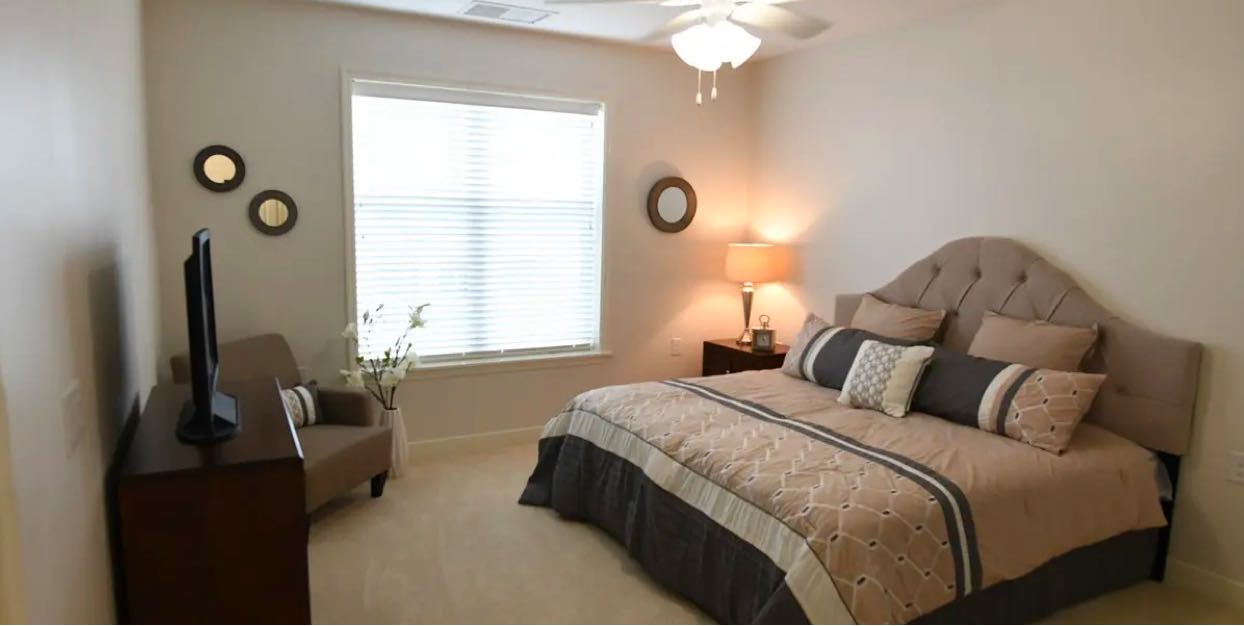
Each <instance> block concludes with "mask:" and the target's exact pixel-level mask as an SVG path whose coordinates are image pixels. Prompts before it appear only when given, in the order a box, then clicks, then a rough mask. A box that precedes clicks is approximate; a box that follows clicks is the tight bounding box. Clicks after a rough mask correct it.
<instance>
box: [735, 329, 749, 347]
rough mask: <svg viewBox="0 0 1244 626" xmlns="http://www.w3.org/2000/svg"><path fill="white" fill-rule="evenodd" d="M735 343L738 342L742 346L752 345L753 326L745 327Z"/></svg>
mask: <svg viewBox="0 0 1244 626" xmlns="http://www.w3.org/2000/svg"><path fill="white" fill-rule="evenodd" d="M734 343H737V344H739V345H740V346H750V345H752V329H751V328H744V329H743V334H741V335H739V338H738V339H735V340H734Z"/></svg>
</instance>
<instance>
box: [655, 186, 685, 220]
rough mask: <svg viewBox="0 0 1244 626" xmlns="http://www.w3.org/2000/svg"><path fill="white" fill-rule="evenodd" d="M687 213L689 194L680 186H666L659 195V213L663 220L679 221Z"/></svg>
mask: <svg viewBox="0 0 1244 626" xmlns="http://www.w3.org/2000/svg"><path fill="white" fill-rule="evenodd" d="M686 214H687V194H686V192H684V191H683V190H681V189H679V188H678V187H666V188H665V190H663V191H662V192H661V195H660V196H657V215H659V216H660V217H661V221H663V222H671V223H673V222H678V221H681V220H682V218H683V216H684V215H686Z"/></svg>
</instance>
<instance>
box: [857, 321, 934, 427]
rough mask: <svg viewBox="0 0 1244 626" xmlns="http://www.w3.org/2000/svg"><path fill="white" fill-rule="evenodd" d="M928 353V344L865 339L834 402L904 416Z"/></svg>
mask: <svg viewBox="0 0 1244 626" xmlns="http://www.w3.org/2000/svg"><path fill="white" fill-rule="evenodd" d="M932 356H933V348H931V347H929V346H896V345H892V344H888V343H882V342H880V341H874V340H872V339H869V340H867V341H865V342H864V343H863V344H862V345H860V351H859V353H857V354H856V355H855V361H854V362H853V363H851V371H850V372H848V373H847V380H846V382H845V383H843V385H842V393H841V394H839V396H838V402H841V403H842V404H847V405H850V406H853V407H856V408H860V409H872V410H874V411H881V412H882V413H885V414H886V415H891V416H894V417H902V416H904V415H907V411H908V409H909V408H910V407H911V398H912V396H913V395H914V394H915V392H916V383H917V382H919V381H920V374H922V373H923V372H924V366H925V365H927V364H928V362H929V359H930V358H931V357H932Z"/></svg>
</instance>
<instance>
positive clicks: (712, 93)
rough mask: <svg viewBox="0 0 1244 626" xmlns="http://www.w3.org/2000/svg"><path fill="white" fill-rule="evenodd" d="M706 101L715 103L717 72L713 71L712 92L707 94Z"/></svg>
mask: <svg viewBox="0 0 1244 626" xmlns="http://www.w3.org/2000/svg"><path fill="white" fill-rule="evenodd" d="M708 93H709V95H708V99H709V100H712V101H713V102H716V101H717V70H713V90H712V91H710V92H708Z"/></svg>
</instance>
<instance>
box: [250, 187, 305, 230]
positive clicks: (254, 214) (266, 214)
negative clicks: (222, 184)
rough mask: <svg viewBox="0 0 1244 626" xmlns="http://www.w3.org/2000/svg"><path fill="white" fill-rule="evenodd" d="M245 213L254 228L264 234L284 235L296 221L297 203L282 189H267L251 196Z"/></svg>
mask: <svg viewBox="0 0 1244 626" xmlns="http://www.w3.org/2000/svg"><path fill="white" fill-rule="evenodd" d="M247 215H249V216H250V218H251V225H253V226H254V227H255V230H258V231H259V232H261V233H263V234H265V235H272V236H276V235H284V234H285V233H288V232H289V231H290V230H292V229H293V228H294V224H297V223H298V205H297V204H295V203H294V199H293V198H291V197H290V196H289V194H287V193H285V192H284V191H279V190H277V189H267V190H264V191H261V192H259V193H257V194H255V197H254V198H251V205H250V208H249V209H247Z"/></svg>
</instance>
